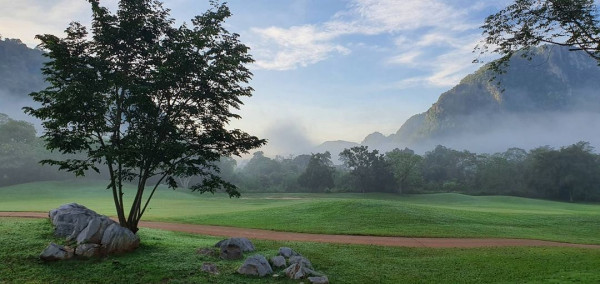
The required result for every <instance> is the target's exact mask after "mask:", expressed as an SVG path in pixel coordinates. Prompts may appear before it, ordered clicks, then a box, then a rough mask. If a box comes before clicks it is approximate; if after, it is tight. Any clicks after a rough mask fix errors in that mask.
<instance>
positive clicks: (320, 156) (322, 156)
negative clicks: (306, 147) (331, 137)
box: [298, 151, 335, 192]
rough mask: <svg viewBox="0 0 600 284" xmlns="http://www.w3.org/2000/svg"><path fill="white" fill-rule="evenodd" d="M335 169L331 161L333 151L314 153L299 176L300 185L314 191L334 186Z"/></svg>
mask: <svg viewBox="0 0 600 284" xmlns="http://www.w3.org/2000/svg"><path fill="white" fill-rule="evenodd" d="M334 171H335V169H334V167H333V162H332V161H331V153H329V152H328V151H327V152H325V153H317V154H312V155H311V156H310V161H309V162H308V165H307V166H306V169H305V170H304V172H303V173H302V174H301V175H300V176H299V177H298V184H300V186H303V187H306V188H309V189H310V190H311V191H313V192H322V191H323V190H324V189H327V188H329V189H331V188H333V186H334V182H333V173H334Z"/></svg>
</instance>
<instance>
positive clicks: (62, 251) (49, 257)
mask: <svg viewBox="0 0 600 284" xmlns="http://www.w3.org/2000/svg"><path fill="white" fill-rule="evenodd" d="M73 256H74V253H73V249H72V248H70V247H65V246H61V245H57V244H55V243H50V245H48V247H46V249H44V251H42V253H41V254H40V258H41V259H42V260H45V261H54V260H65V259H70V258H73Z"/></svg>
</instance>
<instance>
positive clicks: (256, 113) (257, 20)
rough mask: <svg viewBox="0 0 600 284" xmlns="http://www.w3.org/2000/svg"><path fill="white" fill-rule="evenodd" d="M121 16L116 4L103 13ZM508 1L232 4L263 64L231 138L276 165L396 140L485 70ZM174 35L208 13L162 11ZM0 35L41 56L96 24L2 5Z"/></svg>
mask: <svg viewBox="0 0 600 284" xmlns="http://www.w3.org/2000/svg"><path fill="white" fill-rule="evenodd" d="M101 2H102V3H104V4H105V5H106V6H109V7H115V6H116V3H117V1H116V0H106V1H101ZM510 2H511V1H508V0H489V1H477V0H473V1H466V0H451V1H441V0H439V1H438V0H230V1H228V5H229V7H230V8H231V10H232V13H233V16H232V17H231V18H230V19H229V20H228V21H227V28H228V29H229V30H230V31H232V32H236V33H239V34H240V35H241V40H242V42H244V43H245V44H247V45H249V46H250V47H251V48H252V49H251V53H252V54H253V56H254V59H255V60H256V62H255V63H254V64H253V65H252V66H251V70H252V72H253V73H254V78H253V81H252V82H251V85H252V86H253V87H254V89H255V92H254V96H253V97H252V98H249V99H246V100H245V106H244V107H243V108H242V110H241V111H240V114H241V115H242V117H243V118H242V119H241V120H239V121H235V122H233V124H232V127H236V128H241V129H243V130H245V131H247V132H249V133H251V134H253V135H257V136H259V137H261V138H267V139H269V140H270V145H269V147H267V148H266V149H265V151H267V152H268V153H271V154H278V153H285V152H287V153H290V152H295V153H299V152H306V151H310V149H311V148H310V147H311V145H316V144H319V143H321V142H324V141H327V140H338V139H342V140H349V141H354V142H360V141H361V140H362V139H363V138H364V137H365V136H366V135H368V134H369V133H372V132H375V131H379V132H381V133H383V134H386V135H388V134H391V133H394V132H396V130H398V128H399V127H400V126H401V125H402V123H404V121H405V120H406V119H408V118H409V117H410V116H412V115H414V114H417V113H420V112H423V111H425V110H427V108H429V107H430V106H431V104H433V103H434V102H435V101H436V100H437V98H438V96H439V95H440V94H441V93H442V92H444V91H446V90H448V89H450V88H451V87H452V86H454V85H456V84H457V83H458V82H459V81H460V79H461V78H462V77H464V76H465V75H467V74H469V73H471V72H473V71H475V70H476V69H477V68H479V67H480V65H476V64H473V63H472V60H473V59H474V58H475V55H474V54H473V53H472V50H473V48H474V46H475V45H476V44H477V43H478V41H479V40H480V38H481V31H480V29H479V26H480V25H481V24H482V23H483V21H484V19H485V17H486V16H488V15H489V14H492V13H494V12H496V11H498V10H499V9H501V8H503V7H504V6H505V5H507V4H508V3H510ZM164 6H165V7H167V8H169V9H171V16H172V17H173V18H175V19H176V20H177V21H178V23H182V22H183V21H189V19H190V18H192V17H193V16H194V15H198V14H201V13H202V12H203V11H205V10H206V9H207V8H208V7H209V5H208V1H200V0H165V1H164ZM0 7H2V9H0V34H1V35H2V36H3V37H8V38H20V39H21V40H22V41H23V42H25V43H26V44H28V45H29V46H31V47H33V46H35V45H36V44H37V42H36V41H35V40H34V36H35V34H40V33H52V34H56V35H60V34H62V31H63V30H64V28H65V27H66V26H67V24H68V23H69V22H70V21H71V20H77V21H80V22H82V23H84V24H87V23H89V17H90V11H89V4H88V3H87V1H84V0H57V1H48V0H20V1H14V0H0Z"/></svg>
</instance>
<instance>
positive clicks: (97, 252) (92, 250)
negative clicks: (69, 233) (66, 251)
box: [75, 244, 102, 258]
mask: <svg viewBox="0 0 600 284" xmlns="http://www.w3.org/2000/svg"><path fill="white" fill-rule="evenodd" d="M75 255H77V256H81V257H87V258H90V257H97V256H101V255H102V254H101V247H100V245H99V244H81V245H78V246H77V248H75Z"/></svg>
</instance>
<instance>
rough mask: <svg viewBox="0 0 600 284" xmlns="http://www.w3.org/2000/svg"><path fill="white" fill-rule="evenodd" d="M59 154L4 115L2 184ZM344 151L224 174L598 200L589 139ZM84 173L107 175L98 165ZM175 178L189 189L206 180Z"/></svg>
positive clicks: (288, 185) (270, 183)
mask: <svg viewBox="0 0 600 284" xmlns="http://www.w3.org/2000/svg"><path fill="white" fill-rule="evenodd" d="M59 155H62V154H61V153H51V152H49V151H48V150H46V149H45V147H44V144H43V141H41V139H40V138H38V137H36V132H35V129H34V127H33V125H31V124H30V123H27V122H24V121H16V120H13V119H11V118H9V117H8V116H6V115H4V114H0V186H6V185H12V184H19V183H25V182H33V181H44V180H65V179H72V178H73V174H72V173H68V172H62V171H58V170H57V168H56V167H50V166H42V165H40V164H39V161H41V160H44V159H49V158H54V159H56V158H58V156H59ZM339 157H340V160H341V162H342V164H341V165H334V163H333V162H332V160H331V154H330V153H329V152H325V153H316V154H311V155H299V156H295V157H281V156H278V157H275V158H274V159H272V158H269V157H267V156H265V155H264V153H263V152H256V153H254V155H253V157H252V158H251V159H250V160H249V161H248V162H247V163H245V164H240V165H238V163H237V162H236V161H235V160H234V159H232V158H228V157H224V158H222V159H221V161H220V162H219V163H218V166H219V168H220V173H219V175H220V176H221V177H222V178H223V179H225V180H227V181H229V182H231V183H233V184H235V185H237V186H238V188H239V189H240V190H241V191H242V192H244V191H245V192H363V193H364V192H389V193H431V192H459V193H466V194H473V195H513V196H522V197H534V198H545V199H553V200H563V201H572V202H574V201H600V155H598V154H595V153H594V149H593V148H592V147H591V146H590V145H589V143H587V142H579V143H576V144H573V145H571V146H567V147H562V148H560V149H553V148H550V147H539V148H536V149H533V150H530V151H526V150H523V149H519V148H511V149H508V150H507V151H505V152H502V153H496V154H476V153H472V152H469V151H457V150H453V149H450V148H446V147H444V146H437V147H436V148H435V149H433V150H432V151H429V152H426V153H425V154H424V155H419V154H416V153H415V152H414V151H412V150H410V149H404V150H400V149H395V150H393V151H390V152H387V153H384V154H382V153H379V152H378V151H377V150H369V149H368V148H367V147H366V146H360V147H353V148H349V149H345V150H344V151H342V152H341V153H340V154H339ZM86 178H89V179H106V177H105V176H103V175H98V174H96V173H93V172H91V173H88V176H87V177H86ZM177 182H178V183H179V185H180V186H181V187H184V188H185V187H190V186H192V185H194V184H196V183H198V182H201V180H199V179H198V178H197V177H187V178H179V179H178V180H177Z"/></svg>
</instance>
